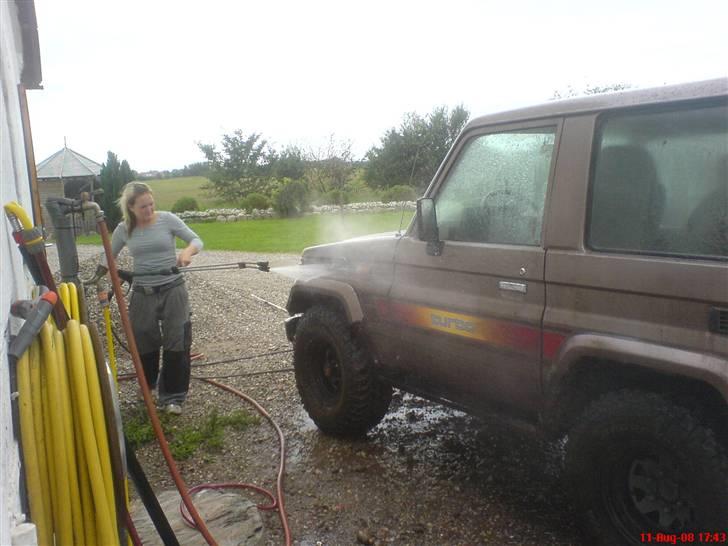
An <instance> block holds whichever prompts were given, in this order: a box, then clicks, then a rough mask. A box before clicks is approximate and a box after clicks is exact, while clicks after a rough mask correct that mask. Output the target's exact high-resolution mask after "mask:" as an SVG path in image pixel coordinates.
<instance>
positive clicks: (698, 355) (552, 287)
mask: <svg viewBox="0 0 728 546" xmlns="http://www.w3.org/2000/svg"><path fill="white" fill-rule="evenodd" d="M302 264H303V265H302V267H301V275H302V276H301V278H299V279H298V280H297V282H296V283H295V285H294V286H293V288H292V289H291V293H290V298H289V301H288V310H289V312H290V313H291V314H292V315H293V317H292V318H290V319H288V322H287V327H286V329H287V333H288V337H289V339H291V340H292V341H293V344H294V349H295V353H294V354H295V357H294V359H295V368H296V381H297V385H298V390H299V392H300V394H301V398H302V400H303V404H304V406H305V408H306V410H307V411H308V413H309V415H310V416H311V418H312V419H313V420H314V421H315V422H316V424H317V425H318V426H319V428H320V429H321V430H323V431H324V432H327V433H330V434H335V435H342V436H345V435H358V434H364V433H366V431H367V430H369V429H370V428H372V427H374V426H375V425H376V424H377V423H378V422H379V421H380V420H381V419H382V417H383V416H384V414H385V413H386V411H387V408H388V405H389V402H390V399H391V395H392V387H393V386H394V387H398V388H401V389H404V390H406V391H409V392H412V393H415V394H418V395H421V396H424V397H426V398H429V399H432V400H437V401H440V402H442V403H445V404H447V405H450V406H454V407H457V408H460V409H464V410H465V411H468V412H470V413H472V414H476V415H478V414H480V415H483V414H491V415H492V414H493V413H495V414H497V415H502V416H507V417H508V418H509V419H513V418H516V419H518V420H521V421H523V422H526V423H529V424H531V425H533V426H534V427H537V428H538V429H540V430H542V431H543V432H544V433H545V434H547V435H549V436H550V437H553V438H560V437H563V436H566V438H567V442H566V456H565V475H566V476H567V478H568V481H569V483H570V486H571V489H572V490H573V493H574V498H575V505H576V506H577V507H578V508H579V509H580V510H582V511H583V513H584V521H585V523H586V528H587V529H588V530H589V531H590V532H591V533H592V534H593V536H594V539H595V540H597V541H600V542H601V543H603V544H641V543H643V542H645V541H646V540H649V539H653V540H655V537H657V535H655V534H650V533H663V536H664V537H668V538H671V537H675V536H676V534H679V533H683V532H684V533H694V535H693V538H694V540H695V541H703V540H702V538H703V537H704V536H707V535H702V534H704V533H725V531H726V530H727V529H728V455H727V453H728V80H726V79H719V80H713V81H708V82H700V83H691V84H683V85H677V86H669V87H662V88H658V89H650V90H638V91H630V92H622V93H615V94H606V95H598V96H591V97H587V98H580V99H573V100H567V101H559V102H550V103H547V104H544V105H541V106H536V107H532V108H525V109H521V110H515V111H511V112H506V113H501V114H495V115H489V116H485V117H481V118H478V119H475V120H473V121H472V122H470V123H469V124H468V125H467V127H466V128H465V129H464V130H463V132H462V134H461V135H460V136H459V138H458V139H457V141H456V142H455V144H454V145H453V147H452V149H451V150H450V152H449V154H448V156H447V157H446V158H445V160H444V162H443V164H442V165H441V166H440V168H439V170H438V171H437V173H436V175H435V177H434V179H433V181H432V183H431V184H430V186H429V188H428V189H427V192H426V194H425V197H423V198H422V199H420V200H419V201H418V206H417V214H416V216H415V219H414V220H413V222H412V223H411V225H410V226H409V229H408V230H407V231H406V232H405V233H403V234H401V233H394V234H385V235H379V236H372V237H364V238H359V239H353V240H349V241H344V242H340V243H335V244H329V245H322V246H317V247H313V248H308V249H306V251H305V252H304V254H303V258H302ZM678 536H679V535H678ZM686 536H688V537H689V535H686ZM721 537H722V539H723V540H726V536H725V534H722V535H720V534H719V535H711V537H710V538H718V539H721ZM699 539H700V540H699Z"/></svg>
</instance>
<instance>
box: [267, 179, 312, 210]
mask: <svg viewBox="0 0 728 546" xmlns="http://www.w3.org/2000/svg"><path fill="white" fill-rule="evenodd" d="M273 208H274V209H275V210H276V212H278V214H280V215H281V216H297V215H299V214H302V213H303V212H304V211H305V210H306V209H307V208H308V191H307V190H306V186H305V185H304V184H303V183H302V182H299V181H298V180H290V179H287V178H284V179H283V180H281V182H280V185H279V186H278V188H276V189H275V190H273Z"/></svg>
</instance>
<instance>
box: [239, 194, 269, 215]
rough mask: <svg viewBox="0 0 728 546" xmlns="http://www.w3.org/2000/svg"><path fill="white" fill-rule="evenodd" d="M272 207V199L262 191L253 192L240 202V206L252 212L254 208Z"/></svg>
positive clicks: (264, 208)
mask: <svg viewBox="0 0 728 546" xmlns="http://www.w3.org/2000/svg"><path fill="white" fill-rule="evenodd" d="M269 207H270V199H268V198H267V197H266V196H265V195H263V194H262V193H251V194H249V195H248V196H247V197H246V198H245V199H243V201H242V202H241V203H240V208H243V209H245V210H246V211H248V212H251V211H252V210H253V209H258V210H266V209H268V208H269Z"/></svg>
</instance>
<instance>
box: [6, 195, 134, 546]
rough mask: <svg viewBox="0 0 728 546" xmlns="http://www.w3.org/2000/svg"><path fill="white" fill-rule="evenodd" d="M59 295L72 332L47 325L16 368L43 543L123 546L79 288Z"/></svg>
mask: <svg viewBox="0 0 728 546" xmlns="http://www.w3.org/2000/svg"><path fill="white" fill-rule="evenodd" d="M11 208H12V207H11ZM6 210H7V207H6ZM21 210H22V209H21ZM21 216H22V215H18V217H19V218H21ZM58 293H59V296H60V297H61V300H62V302H63V305H64V306H65V308H66V310H67V312H68V314H69V316H70V317H71V320H69V321H68V326H67V327H66V329H65V331H64V332H63V333H61V332H60V331H59V330H58V329H57V328H56V326H55V323H54V322H53V321H52V320H51V319H50V318H49V320H48V321H46V323H45V324H44V325H43V327H42V328H41V330H40V332H39V335H38V338H37V339H36V340H34V341H33V343H32V344H31V346H30V348H29V350H28V351H26V354H25V355H23V357H22V358H21V359H20V360H19V361H18V364H17V374H18V391H19V397H20V398H19V408H20V411H19V413H20V425H21V442H22V447H23V461H24V467H25V469H26V476H27V489H28V497H29V502H30V508H31V514H32V518H33V522H34V523H35V524H36V527H37V537H38V544H39V546H76V545H83V544H87V545H89V546H94V545H96V544H102V545H107V544H108V545H118V544H119V533H118V523H117V514H116V504H115V492H114V482H113V479H114V474H113V472H112V465H111V456H110V448H109V441H108V436H107V430H106V421H105V419H104V406H103V403H102V394H101V386H100V384H99V375H98V368H97V366H96V356H95V354H94V349H93V343H92V340H91V336H90V332H89V330H88V328H87V327H86V326H85V325H80V324H79V321H78V318H79V315H80V311H81V308H80V304H79V303H80V302H79V301H78V296H79V295H78V290H77V287H76V285H75V284H72V283H63V284H60V285H58ZM106 311H108V308H107V309H106ZM108 326H110V315H109V325H108ZM107 333H108V332H107ZM114 368H115V362H114ZM115 378H116V376H115ZM125 485H126V484H125ZM127 504H128V500H127Z"/></svg>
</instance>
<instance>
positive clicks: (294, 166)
mask: <svg viewBox="0 0 728 546" xmlns="http://www.w3.org/2000/svg"><path fill="white" fill-rule="evenodd" d="M271 171H272V175H273V178H276V179H278V180H280V179H283V178H290V179H291V180H301V179H302V178H303V177H304V174H305V173H306V159H305V157H304V153H303V150H301V149H300V148H299V147H298V146H292V145H291V146H288V147H286V148H285V149H284V150H283V151H282V152H281V153H280V154H278V153H275V152H273V153H271Z"/></svg>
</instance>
